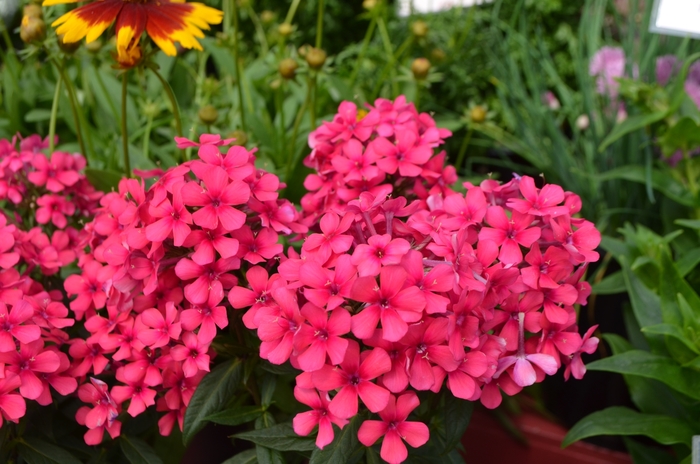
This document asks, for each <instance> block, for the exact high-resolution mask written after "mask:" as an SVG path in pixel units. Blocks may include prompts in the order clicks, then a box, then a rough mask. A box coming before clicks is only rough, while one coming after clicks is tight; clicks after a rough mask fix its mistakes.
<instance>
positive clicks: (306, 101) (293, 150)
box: [284, 94, 309, 182]
mask: <svg viewBox="0 0 700 464" xmlns="http://www.w3.org/2000/svg"><path fill="white" fill-rule="evenodd" d="M308 106H309V96H308V94H307V97H306V98H305V99H304V103H303V104H302V105H301V108H299V112H298V113H297V117H296V119H295V120H294V128H293V129H292V141H291V144H290V148H291V150H290V152H289V157H288V158H287V167H286V169H285V171H284V172H285V175H284V181H285V182H289V176H291V175H292V165H293V164H294V158H295V155H296V150H297V135H299V127H300V126H301V121H302V119H304V113H306V109H307V108H308Z"/></svg>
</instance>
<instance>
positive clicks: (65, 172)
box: [27, 151, 80, 193]
mask: <svg viewBox="0 0 700 464" xmlns="http://www.w3.org/2000/svg"><path fill="white" fill-rule="evenodd" d="M71 165H72V158H71V156H70V155H69V154H68V153H63V152H60V151H57V152H54V153H53V154H52V155H51V159H50V160H49V159H48V158H47V157H46V156H44V155H43V154H41V153H37V154H36V155H34V159H33V160H32V166H33V167H34V171H32V172H30V173H29V174H27V178H28V179H29V181H30V182H31V183H32V184H34V185H36V186H37V187H42V186H44V185H45V186H46V190H48V191H49V192H53V193H58V192H61V191H63V190H64V189H65V188H66V187H71V186H73V185H74V184H75V183H76V182H78V180H79V179H80V174H78V172H77V171H75V170H73V169H72V167H71Z"/></svg>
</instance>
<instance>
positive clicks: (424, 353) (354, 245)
mask: <svg viewBox="0 0 700 464" xmlns="http://www.w3.org/2000/svg"><path fill="white" fill-rule="evenodd" d="M397 103H398V104H399V105H400V104H401V103H402V102H397ZM389 104H390V102H388V103H387V105H386V106H385V107H388V106H389ZM394 105H397V104H396V103H395V104H394ZM392 106H393V105H392ZM341 109H343V107H341ZM344 109H346V110H347V112H345V113H344V114H343V115H338V116H336V118H335V119H334V122H333V123H330V124H326V125H324V126H323V127H322V128H321V129H319V130H318V131H317V132H316V133H314V134H312V135H311V137H310V140H311V141H312V143H313V144H314V152H313V153H312V155H311V157H310V158H309V159H307V162H310V163H315V165H316V166H318V167H319V168H320V170H325V173H324V172H323V171H321V172H318V173H317V174H315V175H314V176H312V179H314V182H316V181H317V180H320V179H327V178H328V176H330V177H332V178H334V179H335V181H334V182H335V184H334V187H335V188H333V189H330V188H328V189H326V196H325V198H324V197H322V196H321V195H318V192H319V191H321V190H322V188H321V189H316V192H315V193H311V194H309V196H307V197H306V198H305V200H306V204H305V206H307V205H309V204H314V205H315V207H317V208H319V210H320V211H319V213H318V215H315V214H313V213H312V214H310V217H311V218H312V219H311V220H310V221H309V224H310V225H311V229H312V232H315V233H311V234H310V235H308V237H307V238H306V240H305V242H304V244H303V246H302V248H301V251H300V252H296V251H295V250H294V249H292V248H290V249H289V251H288V253H287V256H286V257H285V258H284V259H283V261H282V262H281V264H280V265H279V267H278V270H277V272H276V273H272V274H269V273H268V272H267V271H266V270H265V269H263V268H261V267H254V268H251V269H250V270H249V272H248V274H247V278H248V286H247V287H242V286H237V287H234V288H232V289H231V291H230V293H229V301H230V302H231V304H232V305H233V306H234V307H236V308H248V309H247V312H246V313H245V315H244V317H243V321H244V323H245V324H246V326H247V327H248V328H250V329H255V330H257V334H258V337H259V338H260V340H261V342H262V343H261V347H260V356H261V357H262V358H264V359H267V360H268V361H270V362H271V363H273V364H281V363H284V362H286V361H289V362H291V364H292V366H294V367H295V368H297V369H299V370H301V371H302V373H301V374H300V375H299V376H298V377H297V382H296V388H295V395H296V398H297V399H298V400H299V401H300V402H302V403H304V404H306V405H308V406H310V407H311V408H312V409H311V410H310V411H308V412H304V413H301V414H299V415H297V416H296V417H295V419H294V428H295V431H296V432H297V433H298V434H300V435H308V434H310V433H311V432H312V431H313V429H314V428H315V427H316V426H318V435H317V439H316V444H317V446H318V447H319V448H323V447H324V446H326V445H328V444H329V443H330V442H331V441H332V440H333V427H332V424H333V423H335V424H336V425H338V426H339V427H341V428H342V427H343V426H344V425H345V424H347V423H348V421H349V420H350V419H351V418H352V417H353V416H355V415H356V414H358V411H359V408H360V404H362V405H364V407H366V408H367V409H368V410H369V411H370V412H372V413H378V414H379V416H380V417H381V419H382V420H381V421H376V420H371V421H365V422H364V423H363V424H362V426H361V427H360V430H359V435H358V439H359V440H360V442H361V443H363V444H365V445H367V446H369V445H372V444H373V443H375V442H376V441H377V440H378V439H379V438H380V437H382V436H383V437H384V438H383V443H382V449H381V457H382V458H383V459H384V460H385V461H387V462H390V463H400V462H402V461H404V460H405V459H406V456H407V449H406V446H405V445H404V444H403V442H402V439H403V440H405V441H406V442H407V443H408V444H410V445H411V446H413V447H417V446H420V445H422V444H424V443H425V442H426V441H427V440H428V429H427V427H426V426H425V425H424V424H420V423H416V422H410V421H408V422H407V421H406V420H407V418H408V415H409V413H410V412H411V411H412V410H413V409H414V408H415V407H416V406H417V405H418V399H417V396H416V394H415V392H416V391H428V390H429V391H432V392H434V393H438V392H439V391H440V390H441V389H442V388H443V387H445V388H447V389H448V390H450V392H451V393H452V394H453V395H454V396H455V397H457V398H461V399H464V400H468V401H480V402H481V403H482V404H483V405H484V406H486V407H488V408H495V407H497V406H498V405H499V404H500V403H501V401H502V392H503V393H505V394H506V395H513V394H516V393H518V392H519V391H520V390H522V388H523V387H526V386H529V385H533V384H534V383H536V382H540V381H542V380H543V379H544V377H545V376H546V375H553V374H554V373H556V372H557V371H558V370H559V369H560V368H562V367H563V368H564V375H565V377H566V378H568V377H569V376H570V375H573V376H574V377H575V378H581V376H583V374H584V372H585V367H584V365H583V363H582V361H581V354H582V353H584V352H585V353H591V352H593V351H594V350H595V349H596V347H597V343H598V340H597V339H596V338H595V337H591V335H592V332H593V330H594V329H595V328H592V329H591V330H589V331H588V332H587V333H586V334H585V335H584V336H581V335H580V334H579V333H578V327H577V324H576V311H575V309H574V305H575V304H585V303H586V299H587V297H588V295H589V294H590V286H589V285H588V284H587V283H585V282H582V281H581V279H582V277H583V275H584V274H585V271H586V268H587V265H588V263H590V262H594V261H597V260H598V258H599V256H598V253H597V252H595V251H594V250H595V248H596V247H597V246H598V244H599V243H600V233H599V232H598V231H597V230H596V229H595V227H594V225H593V224H592V223H590V222H589V221H586V220H585V219H580V218H575V217H574V215H576V214H577V213H578V212H579V211H580V209H581V200H580V198H579V197H578V196H577V195H575V194H573V193H571V192H565V191H564V190H563V189H562V188H561V187H559V186H557V185H544V186H543V187H542V188H537V187H536V185H535V181H534V180H533V179H532V178H530V177H519V176H516V177H515V178H514V179H512V180H511V181H509V182H507V183H505V184H500V183H499V182H496V181H494V180H486V181H484V182H482V183H481V184H480V185H479V186H476V185H472V184H469V183H466V184H465V185H464V187H465V189H466V193H464V194H462V193H457V192H455V191H453V190H451V189H450V188H449V187H448V186H447V185H444V184H441V183H440V182H437V181H436V179H441V178H443V179H444V177H443V173H442V171H443V170H444V171H447V170H449V171H452V170H451V169H450V168H445V167H443V166H442V164H440V165H438V164H432V163H431V161H432V160H431V159H430V154H431V151H430V145H429V144H428V143H426V144H422V143H421V140H426V139H427V140H431V142H430V143H433V144H436V143H439V142H440V141H441V139H440V137H439V134H440V132H439V131H438V130H437V129H433V128H432V127H429V128H427V129H425V128H424V130H423V131H421V130H420V128H419V129H418V134H419V135H421V136H422V138H417V137H416V135H415V132H409V130H410V129H402V128H398V129H397V125H398V124H399V123H398V121H406V120H410V115H411V114H412V113H411V112H410V110H408V115H404V117H403V118H402V117H401V112H398V113H394V114H393V117H392V118H391V119H390V121H391V123H393V124H394V125H392V124H391V123H388V122H386V120H385V121H384V124H386V125H389V126H390V127H392V128H393V134H394V135H388V134H387V135H388V136H393V137H395V139H394V140H388V139H387V138H386V136H383V135H377V136H376V138H373V139H372V138H371V137H372V134H374V132H375V131H384V130H385V127H386V126H383V125H382V119H381V118H380V117H379V116H380V113H379V111H378V110H374V109H373V110H374V111H377V113H375V115H376V116H372V118H371V119H369V120H368V118H370V114H368V115H367V116H365V118H362V119H360V120H359V121H358V120H357V119H359V118H356V116H355V113H354V111H355V109H354V106H351V105H349V104H344ZM370 113H371V112H370ZM406 116H408V117H406ZM387 119H389V118H387ZM399 127H400V126H399ZM384 133H385V134H386V132H384ZM407 134H411V135H407ZM431 134H432V135H431ZM407 138H408V140H410V143H408V144H405V145H402V143H405V142H404V141H405V140H406V139H407ZM361 141H364V143H362V142H361ZM338 145H340V146H342V148H337V146H338ZM353 145H355V148H353ZM398 147H401V148H398ZM425 163H431V164H430V166H431V169H429V168H427V167H425ZM331 167H332V168H331ZM329 171H330V172H329ZM452 172H453V171H452ZM396 173H398V176H396V177H395V178H394V179H393V180H394V181H398V182H397V184H396V185H394V186H393V187H394V188H395V189H396V190H398V191H400V192H401V194H399V195H395V196H394V197H390V196H388V192H390V191H391V186H386V184H383V182H384V181H385V179H387V177H388V175H392V174H396ZM368 178H374V179H375V180H374V183H373V185H372V186H371V187H370V188H367V189H365V190H366V191H363V192H362V193H355V195H357V197H356V199H349V196H350V195H352V194H351V193H348V192H357V191H358V190H361V189H358V188H357V187H356V186H352V185H348V184H351V183H363V182H367V181H368ZM326 182H330V180H329V181H326ZM307 183H308V180H307ZM318 184H321V182H320V181H319V182H316V184H315V185H318ZM426 184H427V185H426ZM396 190H395V192H396ZM341 192H342V193H341ZM343 195H344V196H343ZM343 199H345V200H348V201H347V203H343V201H342V200H343ZM305 209H307V210H308V208H305ZM318 217H320V220H318V221H317V222H315V220H316V218H318Z"/></svg>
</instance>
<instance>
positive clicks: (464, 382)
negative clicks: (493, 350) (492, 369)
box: [447, 351, 489, 401]
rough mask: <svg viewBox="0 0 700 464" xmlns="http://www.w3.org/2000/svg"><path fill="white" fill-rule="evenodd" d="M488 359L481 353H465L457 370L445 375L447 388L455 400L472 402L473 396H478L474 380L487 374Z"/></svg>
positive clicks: (478, 392) (477, 386)
mask: <svg viewBox="0 0 700 464" xmlns="http://www.w3.org/2000/svg"><path fill="white" fill-rule="evenodd" d="M488 366H489V359H488V357H487V356H486V355H485V354H484V353H483V352H481V351H470V352H468V353H465V355H464V358H463V359H462V362H461V364H460V365H459V366H458V367H457V369H455V370H453V371H451V372H448V373H447V388H449V390H450V391H451V392H452V394H453V395H454V396H455V397H456V398H461V399H463V400H468V401H474V400H475V398H474V395H475V394H480V393H481V392H480V390H479V384H478V383H477V382H476V379H478V378H480V377H482V376H484V374H486V373H487V372H488Z"/></svg>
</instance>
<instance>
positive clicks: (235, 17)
mask: <svg viewBox="0 0 700 464" xmlns="http://www.w3.org/2000/svg"><path fill="white" fill-rule="evenodd" d="M231 8H232V16H233V28H234V29H235V30H234V31H233V58H234V60H236V86H237V87H238V100H239V102H238V103H239V108H240V111H241V129H243V132H245V131H246V125H245V109H244V107H243V87H242V85H243V84H242V83H241V75H242V73H241V63H240V60H239V55H240V51H239V49H238V31H239V29H238V27H239V26H238V6H237V5H236V2H235V0H231Z"/></svg>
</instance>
